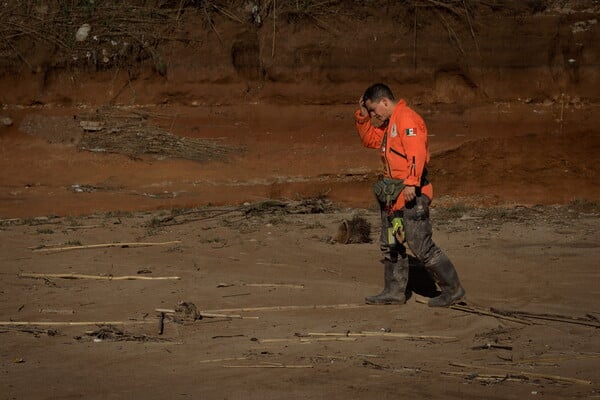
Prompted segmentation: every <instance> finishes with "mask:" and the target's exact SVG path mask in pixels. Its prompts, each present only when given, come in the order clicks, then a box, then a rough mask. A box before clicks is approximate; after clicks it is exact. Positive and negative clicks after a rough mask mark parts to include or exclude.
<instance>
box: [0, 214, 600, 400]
mask: <svg viewBox="0 0 600 400" xmlns="http://www.w3.org/2000/svg"><path fill="white" fill-rule="evenodd" d="M313 204H314V203H313ZM319 204H322V203H319ZM310 208H311V207H301V206H299V205H298V203H283V204H282V203H257V204H252V205H247V206H242V207H228V208H206V209H193V210H187V211H185V212H182V211H179V212H178V213H174V214H172V213H170V212H166V211H164V212H141V213H140V212H137V213H118V214H117V213H115V214H95V215H89V216H83V217H66V218H50V219H31V220H26V221H14V222H13V223H11V224H4V225H3V227H2V231H1V232H0V234H1V235H2V241H1V243H2V244H1V246H2V265H3V267H2V282H3V283H2V297H3V302H2V306H1V315H2V316H3V319H4V320H11V321H38V322H48V321H54V322H56V321H79V322H86V321H87V322H88V324H87V325H84V326H63V325H60V324H59V325H52V324H50V325H41V324H40V325H36V324H33V325H32V326H2V328H1V332H2V333H1V335H2V340H3V343H4V345H3V346H2V363H1V369H2V378H1V380H2V386H3V387H4V388H5V390H4V397H5V398H123V397H141V396H144V397H147V398H175V397H177V398H179V397H183V398H185V397H190V398H199V397H202V398H223V399H225V398H228V399H234V398H240V399H242V398H267V399H270V398H273V399H277V398H281V397H282V396H286V397H291V398H315V399H317V398H318V399H320V398H334V399H344V398H373V397H381V398H398V397H399V396H408V397H410V398H447V399H452V398H472V399H481V398H489V399H522V398H538V397H541V398H556V399H559V398H561V399H563V398H593V397H597V396H598V395H599V387H598V379H599V378H600V376H599V375H598V371H597V368H596V366H597V365H598V357H600V342H599V341H598V335H597V329H598V326H600V322H599V321H598V318H600V310H598V301H599V300H600V292H599V291H598V287H597V260H598V256H599V250H598V249H599V243H600V236H599V233H598V226H599V223H600V214H599V210H598V209H597V207H596V208H594V207H593V208H590V206H589V204H587V205H586V204H579V205H576V204H574V205H571V206H556V207H543V206H537V207H514V208H470V207H466V206H462V207H452V208H444V209H442V208H436V209H434V212H433V220H434V221H435V223H436V227H437V228H436V230H435V233H434V235H435V237H436V238H437V241H438V243H439V244H440V245H441V246H442V247H444V248H445V250H446V251H447V252H448V254H449V255H450V256H451V257H452V259H453V260H454V262H455V263H456V265H457V268H458V271H459V273H460V275H461V278H462V281H463V284H464V286H465V287H466V290H467V293H468V295H467V300H466V304H467V305H468V306H471V307H475V309H476V310H480V311H483V312H488V313H489V312H490V309H493V310H494V311H501V310H503V311H512V312H513V314H511V315H512V317H508V318H507V319H503V318H504V316H503V315H499V314H494V315H492V316H490V315H479V314H473V313H471V312H466V311H463V310H461V309H432V308H428V307H427V305H426V304H423V303H422V301H424V300H426V299H427V297H424V296H423V295H422V294H425V292H424V291H423V288H422V287H421V286H418V285H415V290H416V291H417V293H413V295H412V297H411V298H410V299H409V301H408V303H407V304H405V305H403V306H366V305H364V304H363V302H362V299H363V297H364V296H365V295H370V294H373V293H376V292H378V291H379V290H380V288H381V283H382V282H381V280H382V267H381V266H380V264H379V263H378V262H377V260H378V258H379V254H378V249H377V245H376V244H374V243H361V244H342V243H334V242H332V237H334V236H335V235H336V233H337V231H338V228H339V225H340V223H341V222H342V221H343V220H350V219H351V218H353V217H354V216H357V215H359V216H362V217H364V218H365V219H366V220H367V221H369V222H370V223H372V224H373V225H375V224H376V221H377V214H376V213H375V212H374V210H372V209H358V208H343V209H331V208H329V207H327V206H326V207H321V208H324V209H325V212H324V213H317V214H315V213H310ZM305 212H309V213H306V214H305ZM173 241H178V242H177V243H173ZM115 242H120V243H141V242H143V243H155V244H156V245H155V246H148V247H139V248H138V247H122V246H118V247H110V248H97V249H93V248H92V249H77V248H76V249H71V250H63V251H53V250H52V249H54V248H55V247H56V246H59V247H71V248H72V247H77V246H82V245H83V246H84V245H92V244H106V243H115ZM160 244H162V245H160ZM132 246H133V245H132ZM419 268H420V267H419V266H418V265H413V268H412V271H411V272H412V276H413V277H416V276H419V273H420V272H422V271H421V270H419ZM28 273H37V274H83V275H92V276H104V277H108V276H112V277H113V278H114V279H113V280H96V279H91V278H89V279H60V278H55V277H51V276H49V277H37V278H35V277H34V278H32V277H27V274H28ZM120 276H133V277H134V278H135V277H141V278H160V277H179V279H178V280H159V279H155V280H117V279H118V277H120ZM419 293H421V294H419ZM182 301H183V302H187V303H193V304H194V305H195V306H196V307H197V309H198V310H199V311H200V314H202V313H213V314H214V313H217V314H228V315H233V318H222V317H219V318H203V319H202V320H197V321H195V322H192V321H191V320H189V319H187V320H186V319H185V318H183V317H185V315H183V314H176V315H177V316H179V317H182V318H183V320H182V321H179V323H178V322H175V321H173V320H172V319H170V318H169V315H172V314H167V318H166V320H165V322H164V331H163V334H162V335H160V334H159V319H160V318H159V316H160V314H159V313H158V312H157V311H155V310H156V309H175V308H177V306H178V304H179V303H180V302H182ZM335 306H337V308H333V307H335ZM327 307H332V308H327ZM517 311H520V312H529V313H533V314H534V315H537V316H540V315H542V318H544V317H543V316H544V315H546V316H547V315H549V314H551V315H558V316H562V317H559V318H558V320H545V319H538V318H532V317H529V316H523V314H515V313H514V312H517ZM240 316H241V317H243V319H241V318H239V317H240ZM515 317H516V319H515ZM511 318H512V319H511ZM550 318H553V317H550ZM102 321H107V322H104V323H103V322H102ZM101 327H103V328H104V331H102V332H99V330H100V328H101ZM116 329H118V331H115V330H116ZM107 330H108V332H107ZM363 332H375V333H374V334H372V335H373V336H360V335H358V336H357V335H354V334H360V333H363ZM315 333H329V334H338V335H339V336H311V334H315ZM384 334H385V335H388V336H383V335H384ZM395 334H397V335H399V336H400V337H395V336H390V335H395Z"/></svg>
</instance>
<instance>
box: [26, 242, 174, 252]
mask: <svg viewBox="0 0 600 400" xmlns="http://www.w3.org/2000/svg"><path fill="white" fill-rule="evenodd" d="M178 243H181V240H173V241H170V242H159V243H144V242H133V243H102V244H89V245H84V246H67V247H52V248H41V249H34V250H33V251H34V252H43V253H57V252H60V251H69V250H84V249H99V248H106V247H122V248H125V247H146V246H167V245H171V244H178Z"/></svg>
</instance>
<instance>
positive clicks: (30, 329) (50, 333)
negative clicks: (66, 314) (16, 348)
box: [0, 326, 58, 337]
mask: <svg viewBox="0 0 600 400" xmlns="http://www.w3.org/2000/svg"><path fill="white" fill-rule="evenodd" d="M7 332H25V333H31V334H33V335H34V336H35V337H39V336H40V335H48V336H56V335H57V334H58V331H57V330H56V329H41V328H36V327H33V326H30V327H22V326H5V327H2V328H0V333H7Z"/></svg>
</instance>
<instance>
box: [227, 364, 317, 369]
mask: <svg viewBox="0 0 600 400" xmlns="http://www.w3.org/2000/svg"><path fill="white" fill-rule="evenodd" d="M223 367H225V368H313V366H312V365H272V364H265V365H262V364H257V365H223Z"/></svg>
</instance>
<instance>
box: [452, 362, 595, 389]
mask: <svg viewBox="0 0 600 400" xmlns="http://www.w3.org/2000/svg"><path fill="white" fill-rule="evenodd" d="M450 365H451V366H453V367H459V368H469V369H491V370H492V371H490V372H496V373H501V374H503V375H504V376H511V377H515V376H517V377H523V378H526V380H529V379H546V380H549V381H555V382H561V383H576V384H580V385H591V384H592V382H591V381H588V380H585V379H577V378H568V377H564V376H559V375H546V374H538V373H534V372H524V371H507V370H502V369H497V368H489V367H485V366H480V365H468V364H462V363H457V362H451V363H450ZM472 375H473V376H474V377H475V376H478V375H479V374H477V373H473V374H472Z"/></svg>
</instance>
